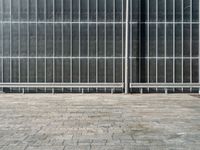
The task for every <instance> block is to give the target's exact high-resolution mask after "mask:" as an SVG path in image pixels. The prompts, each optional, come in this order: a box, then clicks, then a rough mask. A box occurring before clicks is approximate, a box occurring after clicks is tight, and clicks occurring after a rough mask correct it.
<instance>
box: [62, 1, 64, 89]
mask: <svg viewBox="0 0 200 150" xmlns="http://www.w3.org/2000/svg"><path fill="white" fill-rule="evenodd" d="M63 7H64V2H63V0H61V16H62V24H61V28H62V64H61V66H62V67H61V69H62V83H63V82H64V59H63V56H64V27H63V22H64V8H63ZM62 92H64V88H62Z"/></svg>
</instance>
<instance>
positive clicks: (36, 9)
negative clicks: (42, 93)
mask: <svg viewBox="0 0 200 150" xmlns="http://www.w3.org/2000/svg"><path fill="white" fill-rule="evenodd" d="M35 3H36V4H35V7H36V8H35V15H36V24H35V25H36V54H35V56H36V67H35V68H36V78H35V79H36V83H37V82H38V8H37V7H38V0H36V1H35ZM37 91H38V89H37V88H36V92H37Z"/></svg>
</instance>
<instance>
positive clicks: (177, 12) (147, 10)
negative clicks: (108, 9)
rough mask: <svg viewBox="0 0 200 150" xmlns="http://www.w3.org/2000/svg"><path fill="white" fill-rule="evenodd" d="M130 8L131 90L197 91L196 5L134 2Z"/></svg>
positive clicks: (179, 0) (187, 0) (176, 0)
mask: <svg viewBox="0 0 200 150" xmlns="http://www.w3.org/2000/svg"><path fill="white" fill-rule="evenodd" d="M130 5H131V9H132V11H131V12H132V14H131V17H130V18H131V21H130V33H131V35H130V49H131V51H130V66H131V67H130V68H131V71H130V80H131V81H130V82H131V83H132V84H131V87H134V88H137V87H141V88H140V89H141V92H144V91H146V92H156V91H163V90H164V89H159V87H165V90H167V88H170V87H171V88H172V89H170V90H169V91H171V92H192V91H198V89H194V88H192V85H194V83H198V82H199V81H200V78H199V77H200V76H199V39H200V38H199V35H200V34H199V17H200V16H199V1H198V0H142V1H140V0H133V1H130ZM137 5H138V7H137ZM138 9H139V11H138ZM136 11H138V12H139V14H138V15H137V13H136ZM137 22H139V24H138V23H137ZM137 33H138V34H137ZM134 83H135V84H134ZM136 83H141V84H140V86H139V84H136ZM145 83H146V84H145ZM152 85H154V86H152ZM178 85H179V86H178ZM145 87H150V89H149V88H145ZM152 87H153V88H152ZM177 87H179V88H177ZM184 87H190V88H184ZM194 87H195V86H194ZM196 87H197V86H196ZM142 90H143V91H142Z"/></svg>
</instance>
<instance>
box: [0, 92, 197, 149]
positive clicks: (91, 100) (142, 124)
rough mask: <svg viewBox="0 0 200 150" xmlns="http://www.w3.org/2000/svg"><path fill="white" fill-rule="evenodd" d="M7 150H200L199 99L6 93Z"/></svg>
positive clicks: (0, 103) (2, 143) (3, 131)
mask: <svg viewBox="0 0 200 150" xmlns="http://www.w3.org/2000/svg"><path fill="white" fill-rule="evenodd" d="M0 149H2V150H72V149H74V150H77V149H79V150H90V149H92V150H104V149H105V150H123V149H124V150H132V149H136V150H138V149H139V150H157V149H158V150H162V149H185V150H188V149H191V150H195V149H196V150H197V149H198V150H199V149H200V98H198V97H195V96H190V95H187V94H185V95H179V94H177V95H176V94H171V95H165V94H151V95H123V94H116V95H115V94H114V95H111V94H98V95H95V94H90V95H76V94H58V95H57V94H55V95H52V94H49V95H48V94H47V95H46V94H25V95H21V94H1V95H0Z"/></svg>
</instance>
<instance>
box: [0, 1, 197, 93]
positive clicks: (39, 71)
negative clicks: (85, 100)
mask: <svg viewBox="0 0 200 150" xmlns="http://www.w3.org/2000/svg"><path fill="white" fill-rule="evenodd" d="M0 4H1V8H0V12H1V13H0V35H1V36H0V39H1V40H0V42H1V46H0V48H1V53H0V62H1V64H0V66H1V67H0V70H1V75H0V76H1V87H2V88H4V89H3V90H5V91H8V92H20V91H21V90H22V89H23V91H24V90H25V91H27V92H55V91H56V92H85V91H87V92H107V91H112V90H113V89H119V91H121V92H123V91H125V93H128V92H129V88H130V90H131V92H135V91H138V90H139V91H140V92H144V91H146V92H160V91H163V90H165V92H166V90H169V91H173V92H193V91H198V89H199V88H198V86H197V83H198V84H200V73H199V70H200V65H199V64H200V57H199V54H200V46H199V45H200V44H199V43H200V34H199V29H200V23H199V21H200V15H199V10H200V9H199V8H200V3H199V1H198V0H168V1H167V0H28V1H27V0H0ZM22 85H23V86H22ZM51 86H52V88H51ZM9 87H10V88H9ZM23 87H24V88H23ZM37 87H38V88H37ZM65 87H66V88H65ZM70 87H71V88H70Z"/></svg>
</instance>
